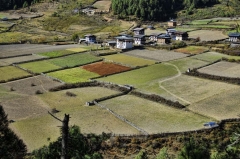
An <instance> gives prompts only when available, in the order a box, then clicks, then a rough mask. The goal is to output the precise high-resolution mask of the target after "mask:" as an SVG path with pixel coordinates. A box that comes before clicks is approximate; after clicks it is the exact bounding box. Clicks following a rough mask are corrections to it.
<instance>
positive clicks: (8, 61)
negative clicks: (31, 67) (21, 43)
mask: <svg viewBox="0 0 240 159" xmlns="http://www.w3.org/2000/svg"><path fill="white" fill-rule="evenodd" d="M43 58H44V57H42V56H38V55H29V56H20V57H13V58H6V59H0V64H1V65H2V66H7V65H11V64H13V63H17V62H27V61H31V60H35V59H43Z"/></svg>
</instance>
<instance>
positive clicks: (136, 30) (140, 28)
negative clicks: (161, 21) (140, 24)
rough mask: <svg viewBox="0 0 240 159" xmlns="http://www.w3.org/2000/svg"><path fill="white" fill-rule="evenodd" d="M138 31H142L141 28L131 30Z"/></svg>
mask: <svg viewBox="0 0 240 159" xmlns="http://www.w3.org/2000/svg"><path fill="white" fill-rule="evenodd" d="M140 30H144V29H143V28H135V29H133V31H140Z"/></svg>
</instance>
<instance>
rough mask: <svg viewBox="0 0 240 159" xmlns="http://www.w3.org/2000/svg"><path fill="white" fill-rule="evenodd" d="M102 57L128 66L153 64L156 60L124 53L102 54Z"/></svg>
mask: <svg viewBox="0 0 240 159" xmlns="http://www.w3.org/2000/svg"><path fill="white" fill-rule="evenodd" d="M104 59H105V61H110V62H115V63H119V64H122V65H126V66H129V67H137V66H144V65H153V64H155V62H156V61H153V60H146V59H143V58H138V57H133V56H129V55H124V54H115V55H109V56H104Z"/></svg>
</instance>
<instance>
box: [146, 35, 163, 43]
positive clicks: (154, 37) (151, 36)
mask: <svg viewBox="0 0 240 159" xmlns="http://www.w3.org/2000/svg"><path fill="white" fill-rule="evenodd" d="M161 34H162V33H153V34H151V35H150V36H149V40H150V41H152V42H156V41H157V40H158V36H159V35H161Z"/></svg>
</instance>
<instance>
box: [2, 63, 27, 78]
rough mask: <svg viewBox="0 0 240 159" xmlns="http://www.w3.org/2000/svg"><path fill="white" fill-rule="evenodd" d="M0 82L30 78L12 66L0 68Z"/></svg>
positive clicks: (24, 72)
mask: <svg viewBox="0 0 240 159" xmlns="http://www.w3.org/2000/svg"><path fill="white" fill-rule="evenodd" d="M0 74H1V76H0V81H3V80H5V81H8V80H10V79H13V78H21V77H27V76H30V74H29V73H27V72H26V71H23V70H21V69H19V68H16V67H14V66H5V67H0Z"/></svg>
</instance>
